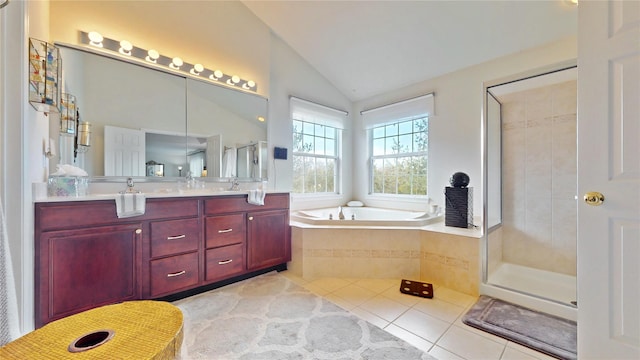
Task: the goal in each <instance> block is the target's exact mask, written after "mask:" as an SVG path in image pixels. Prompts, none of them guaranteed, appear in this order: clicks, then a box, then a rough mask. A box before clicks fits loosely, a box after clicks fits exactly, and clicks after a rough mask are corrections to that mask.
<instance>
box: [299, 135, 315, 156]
mask: <svg viewBox="0 0 640 360" xmlns="http://www.w3.org/2000/svg"><path fill="white" fill-rule="evenodd" d="M314 140H315V139H314V137H313V136H311V135H307V134H304V135H303V142H304V143H303V144H302V150H301V151H302V152H306V153H312V152H313V143H314Z"/></svg>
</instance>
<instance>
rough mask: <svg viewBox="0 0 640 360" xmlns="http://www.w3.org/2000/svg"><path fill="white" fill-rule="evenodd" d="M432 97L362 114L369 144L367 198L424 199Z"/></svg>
mask: <svg viewBox="0 0 640 360" xmlns="http://www.w3.org/2000/svg"><path fill="white" fill-rule="evenodd" d="M433 108H434V106H433V94H428V95H424V96H420V97H417V98H414V99H410V100H406V101H402V102H398V103H395V104H391V105H387V106H383V107H380V108H375V109H371V110H367V111H363V112H362V116H363V121H364V124H365V126H366V128H367V130H368V133H369V140H370V146H369V149H370V153H369V155H370V162H371V166H370V169H371V171H370V174H369V175H370V177H369V179H370V183H369V192H370V193H371V194H392V195H407V196H408V195H412V196H416V195H417V196H426V195H427V194H428V192H427V190H428V189H427V182H428V177H427V175H428V155H429V154H428V152H429V116H430V115H432V114H433Z"/></svg>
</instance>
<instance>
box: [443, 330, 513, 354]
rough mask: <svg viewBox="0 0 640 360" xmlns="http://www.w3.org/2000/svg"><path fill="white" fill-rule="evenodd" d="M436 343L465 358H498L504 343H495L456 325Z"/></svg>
mask: <svg viewBox="0 0 640 360" xmlns="http://www.w3.org/2000/svg"><path fill="white" fill-rule="evenodd" d="M436 345H438V346H440V347H441V348H443V349H445V350H447V351H449V352H452V353H454V354H456V355H459V356H461V357H463V358H467V359H484V360H499V359H500V357H501V356H502V352H503V351H504V348H505V346H506V343H497V342H495V341H493V340H489V339H487V338H485V337H483V336H480V335H478V334H476V333H473V332H471V331H467V330H465V329H462V328H460V327H458V326H452V327H450V328H449V330H448V331H447V332H446V333H445V334H444V335H443V336H442V338H441V339H440V340H438V342H437V343H436Z"/></svg>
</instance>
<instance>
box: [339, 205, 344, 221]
mask: <svg viewBox="0 0 640 360" xmlns="http://www.w3.org/2000/svg"><path fill="white" fill-rule="evenodd" d="M338 219H340V220H344V213H343V212H342V206H338Z"/></svg>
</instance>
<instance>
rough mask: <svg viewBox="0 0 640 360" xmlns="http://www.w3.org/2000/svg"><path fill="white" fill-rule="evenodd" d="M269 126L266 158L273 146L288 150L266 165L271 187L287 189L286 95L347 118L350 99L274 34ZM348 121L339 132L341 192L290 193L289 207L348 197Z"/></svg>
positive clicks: (288, 133)
mask: <svg viewBox="0 0 640 360" xmlns="http://www.w3.org/2000/svg"><path fill="white" fill-rule="evenodd" d="M269 94H270V97H269V119H270V121H269V128H268V131H267V133H268V139H267V141H268V143H269V146H270V147H271V148H270V152H271V154H270V159H273V146H278V147H286V148H287V149H288V158H287V160H286V161H285V160H275V161H273V160H272V163H271V164H270V167H269V176H270V177H271V179H270V184H271V186H272V187H273V188H274V189H277V190H283V191H289V190H291V186H292V171H293V166H292V162H291V151H292V146H293V136H292V133H291V131H292V129H291V127H292V124H291V120H290V119H291V116H290V114H289V97H290V96H296V97H299V98H302V99H305V100H309V101H313V102H317V103H319V104H322V105H325V106H330V107H333V108H336V109H340V110H345V111H348V112H349V119H348V121H349V122H351V119H352V117H353V115H352V113H353V112H352V111H351V110H352V109H351V102H350V101H349V100H348V99H347V97H346V96H344V95H342V94H341V93H339V92H338V90H337V89H336V88H335V87H334V86H333V85H331V84H330V83H329V81H327V80H326V79H325V78H324V77H323V76H322V75H320V74H319V73H318V72H317V71H316V70H315V69H314V68H313V67H311V65H309V64H308V63H307V62H306V61H305V60H304V59H302V58H301V57H300V56H299V55H298V54H297V53H295V52H294V51H293V50H292V49H291V48H290V47H289V46H288V45H286V44H285V43H284V42H283V41H282V40H281V39H279V38H278V37H277V36H275V35H272V37H271V88H270V89H269ZM351 134H352V130H351V124H350V123H349V124H346V126H345V129H344V131H343V145H344V146H343V158H342V164H341V169H340V171H341V175H342V179H343V181H342V192H341V194H340V195H338V196H335V197H330V198H326V197H325V198H324V199H320V198H317V197H313V196H301V195H295V194H294V195H292V199H293V200H292V204H291V207H292V209H297V208H316V207H325V206H337V205H341V204H342V205H343V204H345V203H346V202H347V201H349V200H350V199H351V198H352V186H353V182H352V179H353V167H352V166H351V164H352V162H351V161H352V153H353V151H352V148H351V144H350V140H351V138H352V135H351Z"/></svg>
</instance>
